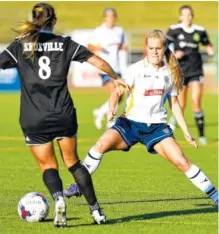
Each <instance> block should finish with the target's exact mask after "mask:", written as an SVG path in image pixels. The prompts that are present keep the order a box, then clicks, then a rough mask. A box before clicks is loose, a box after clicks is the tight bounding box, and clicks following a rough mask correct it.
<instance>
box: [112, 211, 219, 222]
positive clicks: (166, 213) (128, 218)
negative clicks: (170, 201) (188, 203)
mask: <svg viewBox="0 0 219 234" xmlns="http://www.w3.org/2000/svg"><path fill="white" fill-rule="evenodd" d="M205 213H217V210H216V208H214V207H211V208H202V209H191V210H174V211H162V212H157V213H146V214H141V215H131V216H126V217H121V218H118V219H110V220H108V221H107V224H117V223H125V222H130V221H135V220H150V219H159V218H163V217H169V216H181V215H191V214H194V215H196V214H205Z"/></svg>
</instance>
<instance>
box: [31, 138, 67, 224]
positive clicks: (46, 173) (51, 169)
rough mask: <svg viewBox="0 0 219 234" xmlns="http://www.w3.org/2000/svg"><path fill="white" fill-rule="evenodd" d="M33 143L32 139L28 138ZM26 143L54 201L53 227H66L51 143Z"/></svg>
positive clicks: (63, 203) (61, 189) (61, 188)
mask: <svg viewBox="0 0 219 234" xmlns="http://www.w3.org/2000/svg"><path fill="white" fill-rule="evenodd" d="M28 139H29V140H30V141H32V142H33V138H32V137H31V136H28ZM30 141H28V145H29V147H30V150H31V152H32V154H33V155H34V157H35V159H36V161H37V162H38V164H39V166H40V169H41V171H42V173H43V181H44V183H45V185H46V187H47V189H48V190H49V192H50V194H51V195H52V197H53V199H54V201H55V209H54V225H55V226H57V227H65V226H66V204H65V201H64V198H63V192H62V191H63V186H62V180H61V178H60V176H59V172H58V163H57V160H56V156H55V151H54V145H53V142H51V141H50V142H48V143H46V144H43V143H42V142H40V144H38V143H39V141H38V142H37V140H35V142H34V143H33V144H31V142H30Z"/></svg>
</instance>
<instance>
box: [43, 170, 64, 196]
mask: <svg viewBox="0 0 219 234" xmlns="http://www.w3.org/2000/svg"><path fill="white" fill-rule="evenodd" d="M43 181H44V183H45V185H46V187H47V188H48V190H49V192H50V194H51V195H52V197H53V199H54V200H56V198H57V197H59V196H63V192H62V191H63V187H62V180H61V178H60V177H59V172H58V170H57V169H54V168H51V169H47V170H45V171H44V172H43Z"/></svg>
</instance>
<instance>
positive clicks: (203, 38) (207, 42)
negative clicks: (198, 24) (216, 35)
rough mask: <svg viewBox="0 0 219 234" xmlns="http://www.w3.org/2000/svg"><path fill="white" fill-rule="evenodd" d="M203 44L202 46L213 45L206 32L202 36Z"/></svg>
mask: <svg viewBox="0 0 219 234" xmlns="http://www.w3.org/2000/svg"><path fill="white" fill-rule="evenodd" d="M201 43H202V45H209V44H211V42H210V40H209V37H208V34H207V31H206V30H205V31H203V33H202V35H201Z"/></svg>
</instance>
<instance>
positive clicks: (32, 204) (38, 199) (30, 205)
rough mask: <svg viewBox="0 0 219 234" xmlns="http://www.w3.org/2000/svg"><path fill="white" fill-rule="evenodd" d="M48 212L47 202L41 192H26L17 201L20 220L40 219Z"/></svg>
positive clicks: (37, 220) (36, 220)
mask: <svg viewBox="0 0 219 234" xmlns="http://www.w3.org/2000/svg"><path fill="white" fill-rule="evenodd" d="M48 213H49V203H48V201H47V199H46V198H45V196H44V195H42V194H41V193H37V192H32V193H27V194H26V195H24V196H23V197H22V198H21V199H20V201H19V203H18V214H19V216H20V217H21V219H22V220H24V221H27V222H39V221H42V220H44V219H45V218H46V217H47V215H48Z"/></svg>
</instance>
